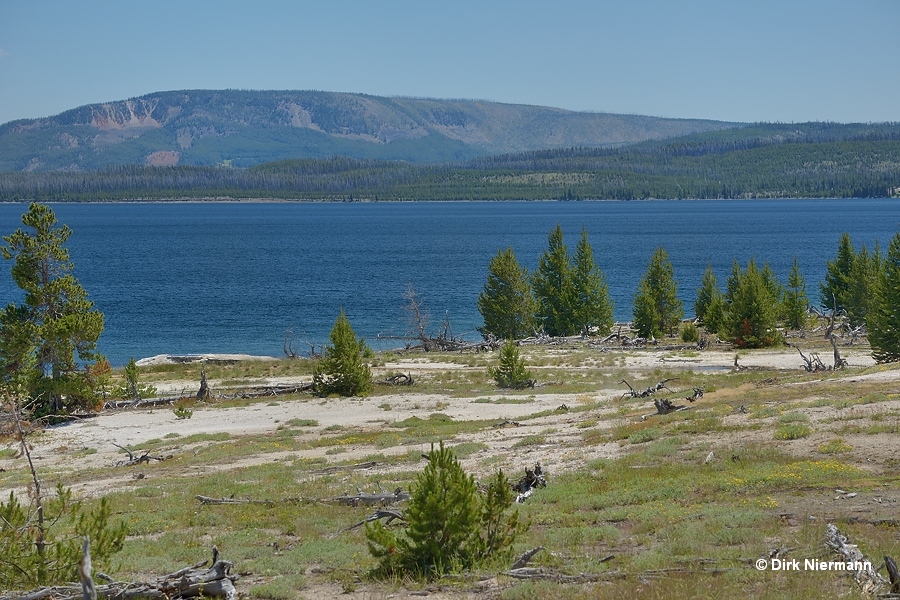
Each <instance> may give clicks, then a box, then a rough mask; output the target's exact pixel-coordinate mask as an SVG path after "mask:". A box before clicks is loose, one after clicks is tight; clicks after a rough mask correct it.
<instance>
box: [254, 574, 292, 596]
mask: <svg viewBox="0 0 900 600" xmlns="http://www.w3.org/2000/svg"><path fill="white" fill-rule="evenodd" d="M305 585H306V577H304V576H303V575H282V576H280V577H276V578H274V579H273V580H271V581H269V582H268V583H263V584H259V585H254V586H252V587H251V588H250V589H249V590H247V594H248V595H249V597H250V598H259V600H295V599H296V598H297V597H298V596H297V591H298V590H301V589H303V587H304V586H305Z"/></svg>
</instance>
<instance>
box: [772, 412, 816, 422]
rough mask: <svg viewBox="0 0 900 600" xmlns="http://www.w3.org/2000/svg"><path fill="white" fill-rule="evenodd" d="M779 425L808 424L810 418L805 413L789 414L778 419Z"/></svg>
mask: <svg viewBox="0 0 900 600" xmlns="http://www.w3.org/2000/svg"><path fill="white" fill-rule="evenodd" d="M778 422H779V423H808V422H809V417H808V416H806V415H805V414H803V413H798V412H789V413H785V414H783V415H781V416H780V417H778Z"/></svg>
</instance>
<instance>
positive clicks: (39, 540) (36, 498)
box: [12, 400, 47, 556]
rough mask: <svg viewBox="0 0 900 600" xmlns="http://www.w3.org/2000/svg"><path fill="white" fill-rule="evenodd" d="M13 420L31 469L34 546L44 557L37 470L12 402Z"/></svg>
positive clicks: (42, 520)
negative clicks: (34, 506)
mask: <svg viewBox="0 0 900 600" xmlns="http://www.w3.org/2000/svg"><path fill="white" fill-rule="evenodd" d="M12 412H13V418H14V419H15V421H16V432H17V433H18V434H19V443H20V444H22V451H23V452H24V453H25V457H26V458H27V459H28V468H29V469H31V480H32V482H33V483H34V503H35V505H36V506H37V510H36V511H35V515H36V516H37V522H38V526H37V532H36V535H35V541H34V546H35V548H36V549H37V552H38V554H39V555H40V556H43V555H44V550H45V549H46V547H47V543H46V541H45V537H46V533H47V528H46V526H45V525H44V502H43V495H42V494H41V480H40V479H38V476H37V470H36V469H35V468H34V461H32V460H31V450H30V449H29V448H28V440H27V439H25V429H24V428H23V427H22V420H21V419H20V418H19V404H18V402H16V401H14V400H13V401H12Z"/></svg>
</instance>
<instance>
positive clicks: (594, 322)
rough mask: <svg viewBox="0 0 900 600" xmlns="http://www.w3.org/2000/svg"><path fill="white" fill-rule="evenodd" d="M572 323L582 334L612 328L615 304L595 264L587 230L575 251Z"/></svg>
mask: <svg viewBox="0 0 900 600" xmlns="http://www.w3.org/2000/svg"><path fill="white" fill-rule="evenodd" d="M572 287H573V295H574V297H573V312H574V314H573V320H574V323H575V325H576V326H577V327H578V329H579V330H580V331H581V332H582V333H585V334H586V333H588V332H589V331H591V330H592V329H594V330H596V332H597V333H598V334H599V335H605V334H607V333H609V331H610V330H611V329H612V325H613V302H612V299H611V298H610V297H609V288H608V287H607V285H606V278H605V277H604V276H603V272H602V271H600V268H599V267H598V266H597V264H596V263H595V262H594V249H593V248H591V244H590V242H589V241H588V233H587V230H586V229H582V230H581V239H580V240H579V241H578V246H577V247H576V248H575V264H574V267H573V270H572Z"/></svg>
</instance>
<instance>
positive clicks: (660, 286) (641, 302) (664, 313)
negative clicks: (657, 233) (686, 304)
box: [634, 248, 684, 338]
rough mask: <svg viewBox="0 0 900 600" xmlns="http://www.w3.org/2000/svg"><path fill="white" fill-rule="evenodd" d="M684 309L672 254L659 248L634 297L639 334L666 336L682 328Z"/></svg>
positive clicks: (635, 324) (635, 321) (635, 323)
mask: <svg viewBox="0 0 900 600" xmlns="http://www.w3.org/2000/svg"><path fill="white" fill-rule="evenodd" d="M682 316H684V308H683V305H682V303H681V300H679V299H678V283H677V282H676V281H675V273H674V269H673V268H672V263H670V262H669V255H668V254H667V253H666V251H665V249H663V248H657V250H656V251H655V252H654V253H653V256H652V257H651V258H650V263H649V265H648V266H647V272H646V273H644V276H643V277H642V278H641V282H640V284H638V291H637V294H636V295H635V298H634V327H635V329H636V330H637V332H638V335H640V336H642V337H645V338H650V337H662V336H665V335H672V334H674V333H676V332H677V331H678V325H679V323H680V322H681V317H682Z"/></svg>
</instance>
